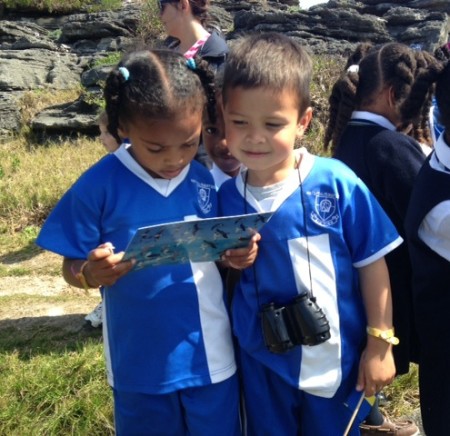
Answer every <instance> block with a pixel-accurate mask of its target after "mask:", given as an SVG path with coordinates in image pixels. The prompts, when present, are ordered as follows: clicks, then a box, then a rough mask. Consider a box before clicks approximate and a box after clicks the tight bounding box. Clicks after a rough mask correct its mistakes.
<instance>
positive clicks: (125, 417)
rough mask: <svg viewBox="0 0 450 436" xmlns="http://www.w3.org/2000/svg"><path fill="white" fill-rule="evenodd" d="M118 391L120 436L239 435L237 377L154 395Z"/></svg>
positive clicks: (117, 403) (116, 423)
mask: <svg viewBox="0 0 450 436" xmlns="http://www.w3.org/2000/svg"><path fill="white" fill-rule="evenodd" d="M113 391H114V420H115V427H116V435H117V436H133V435H136V436H138V435H142V436H143V435H145V436H150V435H151V436H157V435H160V436H182V435H195V436H210V435H214V436H239V435H240V434H241V431H240V423H239V387H238V380H237V375H236V374H235V375H234V376H232V377H230V378H229V379H227V380H225V381H223V382H221V383H215V384H211V385H207V386H199V387H195V388H187V389H182V390H180V391H175V392H172V393H170V394H162V395H151V394H141V393H136V392H123V391H117V390H116V389H114V390H113Z"/></svg>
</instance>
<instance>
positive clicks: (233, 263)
mask: <svg viewBox="0 0 450 436" xmlns="http://www.w3.org/2000/svg"><path fill="white" fill-rule="evenodd" d="M260 239H261V235H260V234H259V233H255V234H254V235H253V236H252V238H251V239H250V242H249V243H248V245H247V247H244V248H235V249H233V250H227V251H226V252H225V254H224V255H223V256H222V259H221V260H222V264H221V266H222V267H224V268H229V267H231V268H235V269H244V268H247V267H249V266H250V265H252V264H253V262H254V261H255V259H256V255H257V254H258V241H259V240H260Z"/></svg>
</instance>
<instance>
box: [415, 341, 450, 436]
mask: <svg viewBox="0 0 450 436" xmlns="http://www.w3.org/2000/svg"><path fill="white" fill-rule="evenodd" d="M437 337H439V336H438V335H437ZM430 342H433V339H430ZM434 342H435V343H434V344H431V346H430V344H423V347H422V348H421V352H422V356H421V360H420V364H419V391H420V409H421V413H422V421H423V427H424V430H425V433H426V434H427V436H441V435H450V420H449V419H448V415H447V414H448V411H449V410H450V376H449V375H448V371H449V368H450V356H449V353H450V351H449V350H448V348H447V349H446V348H445V347H446V346H445V345H444V344H443V343H441V344H437V341H436V340H434Z"/></svg>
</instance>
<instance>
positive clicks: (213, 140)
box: [202, 105, 241, 177]
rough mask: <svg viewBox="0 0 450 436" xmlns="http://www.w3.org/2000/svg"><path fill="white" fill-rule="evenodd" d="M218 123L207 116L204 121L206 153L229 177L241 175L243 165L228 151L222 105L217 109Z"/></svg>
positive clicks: (203, 134) (203, 131) (203, 130)
mask: <svg viewBox="0 0 450 436" xmlns="http://www.w3.org/2000/svg"><path fill="white" fill-rule="evenodd" d="M216 118H217V119H216V122H215V123H213V122H211V120H210V119H209V117H208V116H207V115H205V117H204V119H203V129H202V139H203V143H204V144H205V148H206V151H207V152H208V155H209V157H210V158H211V159H212V161H213V162H214V163H215V164H216V165H217V166H218V167H219V168H220V169H221V170H222V171H223V172H224V173H225V174H228V175H229V176H232V177H234V176H236V175H237V174H238V173H239V169H240V167H241V163H240V162H239V161H238V160H237V159H236V158H235V157H234V156H233V155H232V154H231V153H230V150H228V147H227V142H226V140H225V125H224V122H223V112H222V107H221V105H217V108H216Z"/></svg>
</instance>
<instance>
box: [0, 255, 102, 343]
mask: <svg viewBox="0 0 450 436" xmlns="http://www.w3.org/2000/svg"><path fill="white" fill-rule="evenodd" d="M60 263H61V258H60V257H59V256H57V255H54V254H52V253H47V252H43V253H39V254H38V255H36V256H33V257H30V258H28V259H24V260H17V259H14V258H13V257H11V258H8V257H6V256H4V257H3V258H2V265H3V266H5V267H6V268H14V269H15V270H16V271H17V269H19V268H23V269H24V271H25V272H26V273H29V274H24V275H20V276H6V277H0V297H7V298H4V299H3V301H2V304H1V305H0V334H1V331H2V330H5V329H7V328H11V327H13V328H14V329H20V330H22V331H23V330H29V329H30V330H34V329H35V328H36V327H37V326H38V325H39V326H43V325H44V326H45V325H51V326H52V327H53V328H55V327H57V328H61V329H62V330H65V331H72V332H76V331H79V330H80V329H82V328H85V327H86V322H85V320H84V316H85V315H86V314H87V313H88V312H90V311H91V310H93V309H94V308H95V306H96V305H97V304H98V302H99V301H100V294H99V291H98V290H96V289H93V290H90V291H89V292H88V293H85V291H84V290H82V289H77V288H74V287H71V286H69V285H68V284H67V283H66V282H65V281H64V279H63V278H62V276H61V275H59V274H58V269H59V265H60ZM15 297H17V298H15Z"/></svg>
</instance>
